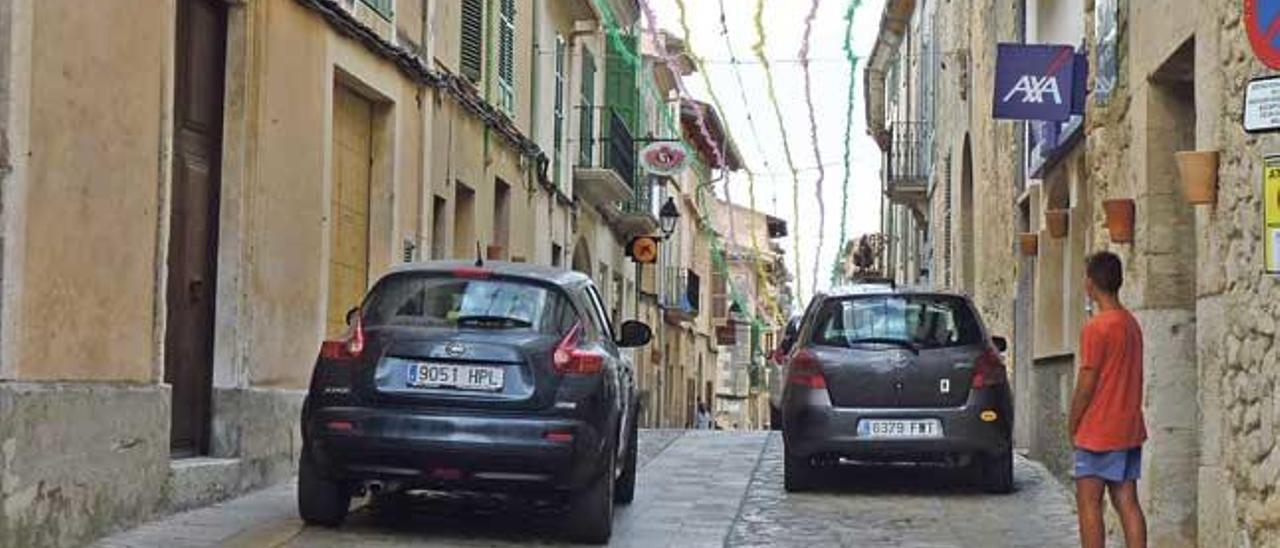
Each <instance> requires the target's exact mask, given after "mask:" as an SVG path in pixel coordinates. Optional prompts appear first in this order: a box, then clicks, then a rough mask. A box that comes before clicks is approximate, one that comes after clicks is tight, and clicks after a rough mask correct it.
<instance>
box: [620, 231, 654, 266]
mask: <svg viewBox="0 0 1280 548" xmlns="http://www.w3.org/2000/svg"><path fill="white" fill-rule="evenodd" d="M627 256H628V257H631V260H633V261H635V262H637V263H640V264H653V263H656V262H658V239H657V238H654V237H653V236H637V237H635V238H632V239H631V242H630V243H628V244H627Z"/></svg>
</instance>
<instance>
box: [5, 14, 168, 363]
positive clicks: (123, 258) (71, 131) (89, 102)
mask: <svg viewBox="0 0 1280 548" xmlns="http://www.w3.org/2000/svg"><path fill="white" fill-rule="evenodd" d="M28 5H29V6H30V8H31V10H32V11H31V12H30V14H31V15H32V20H31V25H32V26H31V27H29V30H30V32H31V42H30V44H29V45H25V44H24V45H23V46H22V47H20V48H19V49H18V52H19V53H18V54H19V55H21V54H29V55H30V59H29V62H30V66H31V73H30V89H29V90H24V92H28V93H29V97H30V100H31V103H30V111H29V113H28V114H27V116H28V117H29V120H30V126H29V131H30V133H29V135H30V141H29V143H27V149H26V150H22V151H19V153H21V154H29V156H28V159H27V161H28V164H27V170H28V171H27V173H28V174H29V177H28V178H27V179H26V180H24V181H19V182H17V183H16V185H11V186H10V187H9V190H11V191H12V190H14V189H24V192H20V193H16V194H15V193H12V192H11V193H10V194H9V195H6V197H5V200H6V203H5V208H6V210H10V211H12V210H14V209H21V210H22V211H23V213H22V216H21V217H19V218H16V220H17V222H16V224H17V226H11V227H10V228H11V230H13V229H16V230H17V232H11V233H10V234H9V238H8V241H7V242H6V243H7V244H8V245H9V246H12V249H11V250H10V251H8V252H7V253H6V255H7V258H6V260H7V261H13V262H12V263H10V264H6V270H7V272H8V273H9V274H11V276H8V277H7V278H6V280H5V282H6V284H21V291H20V292H17V293H15V294H10V295H9V296H10V297H13V300H12V301H11V302H7V303H5V307H6V309H7V310H6V312H7V313H10V314H13V315H14V318H13V319H14V320H15V322H16V324H17V326H18V327H17V329H16V333H15V337H14V338H13V339H12V340H7V341H5V344H6V346H8V348H6V349H5V356H6V358H7V359H6V361H10V360H11V361H10V363H7V364H6V367H5V373H6V374H5V376H6V377H10V378H19V379H30V380H35V379H41V380H56V379H84V380H125V381H139V382H145V381H150V380H154V379H156V378H157V377H158V375H159V368H158V366H157V362H158V356H159V354H158V350H159V349H158V347H157V345H158V342H157V341H158V340H160V338H161V335H160V334H159V332H158V331H157V330H156V323H155V321H156V318H157V306H156V295H160V294H163V290H161V289H160V288H158V287H157V281H158V276H157V265H159V266H161V267H163V264H164V263H163V254H162V253H159V252H158V249H162V248H163V247H162V246H164V245H165V240H164V239H162V238H160V237H159V236H158V234H159V233H160V225H161V224H162V220H166V219H165V218H166V217H167V215H168V209H167V207H166V205H165V199H166V197H165V195H164V189H165V186H166V185H165V184H162V182H165V183H167V177H168V173H169V171H170V170H169V163H170V157H169V150H168V146H169V139H170V135H171V133H172V130H171V121H170V118H169V114H168V112H169V111H168V105H169V104H170V103H171V100H172V90H171V87H170V85H171V84H170V82H171V81H172V75H171V72H172V64H171V63H172V60H171V59H172V56H173V41H172V39H171V37H172V36H173V24H174V17H175V15H174V10H173V5H172V3H171V2H165V1H161V0H124V1H122V2H110V3H92V4H89V5H82V4H81V3H79V2H30V3H29V4H28ZM121 28H146V29H150V31H149V32H133V33H122V32H119V29H121ZM27 47H29V48H30V49H29V50H27V49H25V48H27ZM13 220H15V219H14V218H11V221H13Z"/></svg>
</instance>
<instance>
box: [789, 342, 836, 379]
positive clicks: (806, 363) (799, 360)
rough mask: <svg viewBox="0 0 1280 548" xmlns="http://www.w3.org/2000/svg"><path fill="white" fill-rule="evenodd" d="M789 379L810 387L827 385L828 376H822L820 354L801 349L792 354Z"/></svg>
mask: <svg viewBox="0 0 1280 548" xmlns="http://www.w3.org/2000/svg"><path fill="white" fill-rule="evenodd" d="M788 371H789V373H788V374H787V380H788V382H790V383H791V384H796V385H800V386H806V387H809V388H821V389H825V388H826V387H827V378H826V377H824V376H822V364H821V363H819V362H818V356H816V355H814V353H813V352H810V351H808V350H800V351H798V352H796V353H795V354H794V355H792V356H791V366H790V369H789V370H788Z"/></svg>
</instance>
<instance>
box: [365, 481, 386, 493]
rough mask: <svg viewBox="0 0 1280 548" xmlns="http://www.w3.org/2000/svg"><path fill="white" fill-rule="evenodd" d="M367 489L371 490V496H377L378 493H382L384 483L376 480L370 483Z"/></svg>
mask: <svg viewBox="0 0 1280 548" xmlns="http://www.w3.org/2000/svg"><path fill="white" fill-rule="evenodd" d="M366 489H368V490H369V494H370V495H377V494H378V493H381V492H382V489H383V485H382V482H380V481H377V480H374V481H371V482H369V483H368V485H367V486H366Z"/></svg>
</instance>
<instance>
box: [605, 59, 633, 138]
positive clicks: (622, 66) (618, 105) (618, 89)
mask: <svg viewBox="0 0 1280 548" xmlns="http://www.w3.org/2000/svg"><path fill="white" fill-rule="evenodd" d="M619 42H621V43H622V47H624V48H626V49H627V51H626V52H625V53H624V52H623V50H621V49H619V48H618V45H617V44H618V43H619ZM606 51H607V52H608V56H607V57H606V60H605V86H604V89H605V97H606V101H605V103H606V104H608V105H609V107H610V108H612V109H614V110H616V111H618V115H619V116H620V117H621V118H622V119H623V120H624V121H625V122H626V124H627V129H628V130H630V132H631V134H632V135H634V134H635V133H636V129H638V128H639V118H640V114H639V107H640V90H639V87H638V86H637V85H636V66H635V65H634V64H633V63H631V62H629V61H628V59H634V58H635V53H636V37H634V36H626V35H623V36H620V37H619V39H618V40H609V41H608V49H607V50H606Z"/></svg>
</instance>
